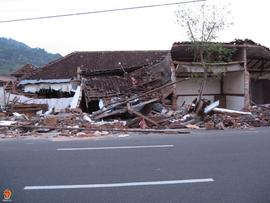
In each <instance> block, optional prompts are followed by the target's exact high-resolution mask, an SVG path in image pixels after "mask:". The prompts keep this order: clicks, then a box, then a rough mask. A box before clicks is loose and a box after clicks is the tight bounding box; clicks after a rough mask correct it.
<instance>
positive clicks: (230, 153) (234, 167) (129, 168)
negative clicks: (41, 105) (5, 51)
mask: <svg viewBox="0 0 270 203" xmlns="http://www.w3.org/2000/svg"><path fill="white" fill-rule="evenodd" d="M6 188H10V189H11V190H12V192H13V196H12V202H19V203H21V202H27V203H31V202H33V203H38V202H49V203H54V202H56V203H61V202H63V203H69V202H76V203H77V202H78V203H79V202H94V203H97V202H109V203H111V202H117V203H119V202H128V203H129V202H139V203H143V202H147V203H148V202H154V203H158V202H160V203H167V202H172V203H174V202H177V203H178V202H181V203H182V202H183V203H185V202H187V203H195V202H196V203H223V202H224V203H233V202H235V203H269V202H270V128H258V129H253V130H226V131H195V132H192V133H191V134H190V135H131V136H128V137H117V136H114V137H107V138H102V139H90V140H83V141H68V142H67V141H65V142H52V141H48V140H40V139H39V140H15V141H0V192H1V193H2V191H4V189H6ZM2 199H3V197H2V196H1V199H0V201H1V200H2Z"/></svg>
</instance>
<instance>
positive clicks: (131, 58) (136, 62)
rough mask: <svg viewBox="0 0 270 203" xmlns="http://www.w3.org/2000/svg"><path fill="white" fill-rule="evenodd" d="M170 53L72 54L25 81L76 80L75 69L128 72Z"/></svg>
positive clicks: (100, 52) (40, 70)
mask: <svg viewBox="0 0 270 203" xmlns="http://www.w3.org/2000/svg"><path fill="white" fill-rule="evenodd" d="M169 52H170V51H95V52H73V53H71V54H69V55H67V56H65V57H63V58H61V59H58V60H56V61H52V62H51V63H49V64H47V65H45V66H44V67H42V68H41V69H39V70H38V71H37V73H36V74H34V75H33V76H29V77H28V78H27V79H68V78H76V76H77V69H78V68H80V69H84V70H89V71H90V72H95V71H104V72H106V71H108V70H110V71H111V70H116V71H117V70H121V69H125V70H128V69H130V68H134V67H143V66H149V65H152V64H155V63H157V62H159V61H161V60H162V59H163V58H164V57H165V56H166V55H167V54H168V53H169Z"/></svg>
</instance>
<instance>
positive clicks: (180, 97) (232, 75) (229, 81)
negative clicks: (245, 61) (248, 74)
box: [176, 71, 244, 110]
mask: <svg viewBox="0 0 270 203" xmlns="http://www.w3.org/2000/svg"><path fill="white" fill-rule="evenodd" d="M177 80H181V78H180V77H177ZM201 81H202V79H201V78H192V79H189V80H187V81H184V82H181V83H177V85H176V96H177V105H178V106H181V105H182V104H183V103H185V104H191V103H192V101H193V100H194V99H195V98H196V97H197V96H198V91H199V89H200V85H201ZM203 95H204V96H203V98H205V99H208V100H210V101H212V102H213V101H215V100H224V101H221V103H223V107H225V108H228V109H233V110H242V109H243V108H244V72H243V71H235V72H226V73H224V76H223V77H220V78H219V77H208V79H207V82H206V86H205V89H204V92H203Z"/></svg>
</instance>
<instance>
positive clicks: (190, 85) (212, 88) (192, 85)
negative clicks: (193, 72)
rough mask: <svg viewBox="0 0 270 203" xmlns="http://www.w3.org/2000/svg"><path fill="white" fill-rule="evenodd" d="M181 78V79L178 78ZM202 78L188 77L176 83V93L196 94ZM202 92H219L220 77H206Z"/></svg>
mask: <svg viewBox="0 0 270 203" xmlns="http://www.w3.org/2000/svg"><path fill="white" fill-rule="evenodd" d="M179 80H181V79H179ZM201 81H202V79H199V78H194V79H189V80H186V81H183V82H180V83H177V85H176V95H187V94H191V95H192V94H198V92H199V89H200V84H201ZM204 94H220V79H217V78H208V79H207V82H206V85H205V89H204Z"/></svg>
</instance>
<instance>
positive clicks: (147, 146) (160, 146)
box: [56, 145, 174, 151]
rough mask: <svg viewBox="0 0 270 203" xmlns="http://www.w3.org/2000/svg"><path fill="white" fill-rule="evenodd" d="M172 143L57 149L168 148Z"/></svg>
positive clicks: (62, 149) (59, 149)
mask: <svg viewBox="0 0 270 203" xmlns="http://www.w3.org/2000/svg"><path fill="white" fill-rule="evenodd" d="M168 147H174V145H142V146H118V147H84V148H58V149H56V150H58V151H80V150H101V149H141V148H168Z"/></svg>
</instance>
